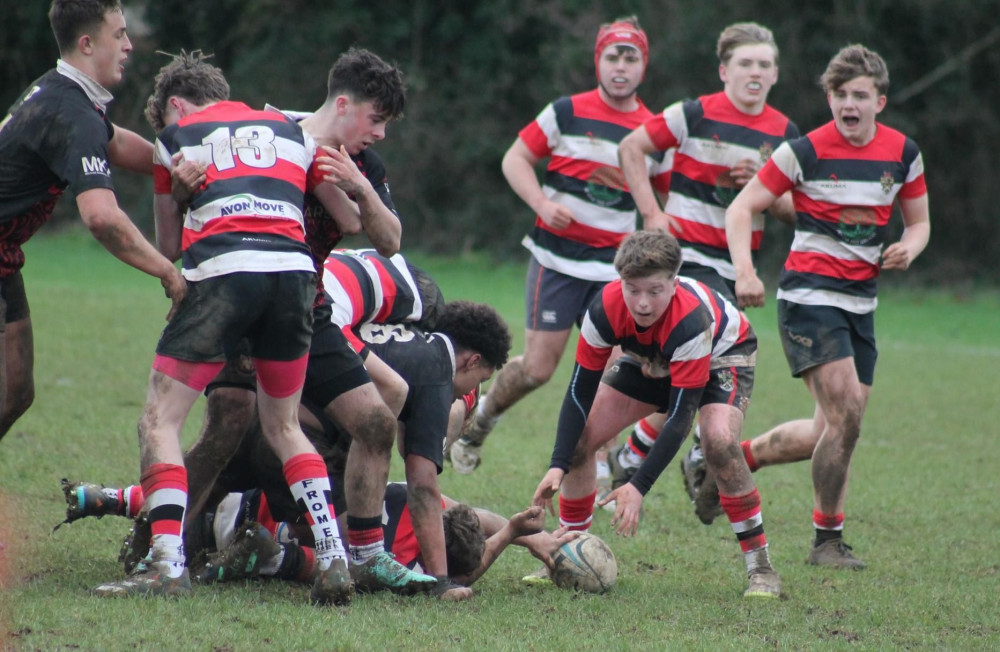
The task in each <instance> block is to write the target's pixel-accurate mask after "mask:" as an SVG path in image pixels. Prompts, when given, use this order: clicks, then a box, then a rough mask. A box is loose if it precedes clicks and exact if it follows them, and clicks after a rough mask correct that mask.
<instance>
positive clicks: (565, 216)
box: [538, 199, 573, 231]
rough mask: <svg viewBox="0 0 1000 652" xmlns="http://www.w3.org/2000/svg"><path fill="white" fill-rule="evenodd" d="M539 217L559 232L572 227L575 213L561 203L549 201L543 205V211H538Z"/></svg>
mask: <svg viewBox="0 0 1000 652" xmlns="http://www.w3.org/2000/svg"><path fill="white" fill-rule="evenodd" d="M538 217H540V218H542V221H543V222H545V223H546V224H547V225H549V226H550V227H552V228H553V229H556V230H557V231H558V230H561V229H565V228H566V227H567V226H569V225H570V223H571V222H572V221H573V211H571V210H570V209H569V208H568V207H566V206H563V205H562V204H560V203H557V202H554V201H552V200H549V199H547V200H545V203H544V204H542V208H541V210H539V211H538Z"/></svg>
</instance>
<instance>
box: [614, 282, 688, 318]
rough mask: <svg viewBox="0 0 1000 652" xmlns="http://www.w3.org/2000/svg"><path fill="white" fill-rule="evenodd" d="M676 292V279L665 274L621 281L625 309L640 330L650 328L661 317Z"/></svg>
mask: <svg viewBox="0 0 1000 652" xmlns="http://www.w3.org/2000/svg"><path fill="white" fill-rule="evenodd" d="M676 290H677V277H676V276H674V275H672V274H668V273H666V272H658V273H656V274H653V275H652V276H641V277H639V278H631V279H627V280H626V279H622V296H623V297H624V298H625V307H627V308H628V311H629V314H631V315H632V319H634V320H635V323H636V324H637V325H638V326H641V327H642V328H647V327H649V326H652V325H653V324H655V323H656V320H658V319H659V318H660V317H662V316H663V313H665V312H666V311H667V306H669V305H670V300H671V299H673V298H674V292H675V291H676Z"/></svg>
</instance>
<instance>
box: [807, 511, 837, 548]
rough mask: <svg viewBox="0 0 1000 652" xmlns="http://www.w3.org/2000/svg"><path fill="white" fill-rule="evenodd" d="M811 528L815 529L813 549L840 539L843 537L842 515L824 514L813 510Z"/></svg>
mask: <svg viewBox="0 0 1000 652" xmlns="http://www.w3.org/2000/svg"><path fill="white" fill-rule="evenodd" d="M813 527H814V528H816V539H815V540H814V541H813V548H816V547H818V546H821V545H823V544H824V543H826V542H827V541H833V540H834V539H842V538H843V537H844V514H843V512H841V513H840V514H834V515H832V516H831V515H829V514H824V513H823V512H821V511H819V510H818V509H814V510H813Z"/></svg>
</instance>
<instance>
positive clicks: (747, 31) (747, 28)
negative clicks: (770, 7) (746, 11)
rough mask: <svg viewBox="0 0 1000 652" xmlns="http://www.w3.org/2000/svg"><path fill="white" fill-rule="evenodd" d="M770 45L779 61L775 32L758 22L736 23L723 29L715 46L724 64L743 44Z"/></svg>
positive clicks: (720, 60)
mask: <svg viewBox="0 0 1000 652" xmlns="http://www.w3.org/2000/svg"><path fill="white" fill-rule="evenodd" d="M757 44H764V45H770V46H771V47H772V48H774V61H775V63H777V61H778V44H777V43H775V42H774V34H772V33H771V30H769V29H768V28H766V27H764V26H763V25H758V24H757V23H734V24H732V25H730V26H729V27H727V28H725V29H724V30H722V33H721V34H719V41H718V43H717V44H716V46H715V52H716V54H718V55H719V62H720V63H722V64H723V65H725V64H728V63H729V59H730V58H731V57H732V56H733V50H735V49H736V48H738V47H740V46H741V45H757Z"/></svg>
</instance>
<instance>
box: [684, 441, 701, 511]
mask: <svg viewBox="0 0 1000 652" xmlns="http://www.w3.org/2000/svg"><path fill="white" fill-rule="evenodd" d="M705 468H706V464H705V455H704V454H703V453H702V451H701V446H699V445H698V443H697V442H696V443H695V444H694V446H692V447H691V448H690V450H688V452H687V455H685V456H684V457H682V458H681V475H682V476H683V477H684V490H685V491H687V494H688V496H689V497H690V498H691V500H692V501H693V500H696V499H697V497H698V492H699V491H700V490H701V486H702V484H704V482H705V472H706V471H705Z"/></svg>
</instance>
